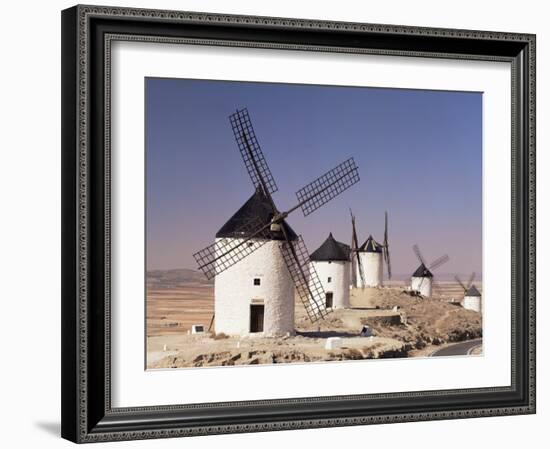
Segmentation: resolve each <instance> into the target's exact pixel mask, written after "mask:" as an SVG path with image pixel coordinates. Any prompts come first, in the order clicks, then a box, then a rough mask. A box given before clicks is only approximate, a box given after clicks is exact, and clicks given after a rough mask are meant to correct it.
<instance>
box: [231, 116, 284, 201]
mask: <svg viewBox="0 0 550 449" xmlns="http://www.w3.org/2000/svg"><path fill="white" fill-rule="evenodd" d="M229 121H230V122H231V128H232V129H233V135H234V136H235V140H236V141H237V146H238V147H239V151H240V153H241V156H242V158H243V161H244V165H245V167H246V170H247V171H248V175H249V176H250V179H251V180H252V184H254V187H255V188H258V187H261V188H262V189H263V190H264V192H265V194H266V195H268V194H272V193H274V192H276V191H277V190H278V188H277V184H276V183H275V179H274V178H273V175H272V174H271V170H270V169H269V166H268V165H267V162H266V160H265V157H264V154H263V152H262V149H261V147H260V144H259V142H258V139H257V138H256V133H255V132H254V128H253V127H252V122H251V121H250V116H249V115H248V110H247V109H246V108H244V109H241V110H238V109H237V112H235V113H233V114H231V115H230V116H229Z"/></svg>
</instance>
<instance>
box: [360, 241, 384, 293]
mask: <svg viewBox="0 0 550 449" xmlns="http://www.w3.org/2000/svg"><path fill="white" fill-rule="evenodd" d="M359 258H360V259H361V266H362V268H363V273H364V275H365V285H364V286H365V287H380V286H381V285H382V284H383V274H384V270H383V265H382V246H380V244H379V243H377V242H376V241H375V240H374V239H373V238H372V235H369V238H368V239H367V240H366V241H365V243H363V245H362V246H361V247H360V248H359ZM356 270H357V276H356V279H357V284H358V285H357V287H362V285H361V274H360V273H359V264H356Z"/></svg>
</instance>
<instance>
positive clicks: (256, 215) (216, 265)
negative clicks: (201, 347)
mask: <svg viewBox="0 0 550 449" xmlns="http://www.w3.org/2000/svg"><path fill="white" fill-rule="evenodd" d="M229 120H230V123H231V127H232V130H233V134H234V137H235V140H236V142H237V146H238V148H239V151H240V153H241V156H242V158H243V161H244V164H245V167H246V169H247V172H248V174H249V176H250V178H251V180H252V184H253V185H254V187H255V193H254V195H253V196H252V197H251V198H250V199H249V200H248V201H247V202H246V203H245V204H244V205H243V207H241V209H239V210H238V211H237V212H236V213H235V214H234V215H233V217H231V218H230V219H229V221H228V222H227V223H226V224H225V225H224V226H223V227H222V228H221V229H220V231H219V232H218V233H217V234H216V241H215V242H214V243H213V244H212V245H209V246H208V247H206V248H204V249H202V250H201V251H198V252H197V253H195V254H194V258H195V260H196V262H197V264H198V267H199V269H200V270H201V271H202V272H203V273H204V274H205V276H206V277H207V278H208V279H212V278H214V277H215V278H216V283H215V289H216V295H215V315H216V332H219V331H220V330H221V331H224V330H223V329H224V327H227V329H228V332H227V333H233V334H235V333H237V334H242V333H248V332H264V333H267V334H271V335H277V334H281V333H286V332H288V331H289V330H290V329H289V328H290V326H293V325H294V323H293V321H294V320H293V318H294V290H295V291H296V293H297V294H298V296H299V297H300V299H301V301H302V304H303V305H304V308H305V310H306V312H307V315H308V317H309V319H310V320H311V321H312V322H315V321H318V320H319V319H322V318H324V317H325V316H326V314H327V313H328V312H327V309H326V307H325V294H324V291H323V288H322V285H321V282H320V280H319V278H318V276H317V273H316V272H315V270H314V268H313V267H312V266H311V264H310V261H309V253H308V251H307V248H306V246H305V243H304V241H303V239H302V237H301V236H298V235H296V234H295V233H294V231H293V230H292V229H291V228H290V226H289V225H288V224H287V223H286V221H285V219H286V218H287V217H288V216H289V215H290V214H291V213H292V212H294V211H296V210H297V209H301V210H302V212H303V214H304V216H308V215H309V214H311V213H312V212H314V211H315V210H317V209H318V208H320V207H321V206H323V205H324V204H326V203H327V202H329V201H330V200H332V199H333V198H334V197H336V196H338V195H339V194H341V193H342V192H344V191H345V190H346V189H348V188H349V187H351V186H352V185H353V184H355V183H357V182H358V181H359V171H358V168H357V166H356V165H355V161H354V160H353V158H350V159H348V160H346V161H344V162H342V163H341V164H339V165H337V166H336V167H335V168H333V169H332V170H329V171H328V172H327V173H325V174H324V175H323V176H321V177H319V178H317V179H316V180H314V181H313V182H311V183H309V184H307V185H306V186H305V187H303V188H302V189H300V190H298V191H297V192H296V196H297V200H298V203H297V204H296V205H294V206H293V207H291V208H290V209H288V210H286V211H280V209H279V208H278V207H277V206H276V205H275V202H274V199H273V197H272V194H273V193H275V192H276V191H277V190H278V187H277V184H276V183H275V180H274V178H273V175H272V173H271V170H270V169H269V166H268V165H267V162H266V159H265V157H264V155H263V152H262V150H261V147H260V144H259V142H258V139H257V138H256V135H255V132H254V129H253V127H252V123H251V120H250V116H249V114H248V110H247V109H246V108H244V109H241V110H239V109H237V111H236V112H235V113H233V114H232V115H230V117H229ZM243 259H246V260H243ZM235 265H236V266H235ZM233 266H235V267H234V269H233V268H232V267H233ZM283 267H286V269H283ZM230 268H232V269H231V270H230ZM250 275H251V276H252V277H253V282H249V280H250V279H248V278H247V276H248V277H249V276H250ZM241 284H242V285H241ZM256 287H257V288H256ZM273 292H275V293H273ZM218 293H219V294H218ZM249 297H251V298H252V299H249ZM242 298H244V299H242ZM236 301H247V302H246V304H243V305H242V307H241V308H239V307H240V306H239V305H238V304H236V303H235V302H236ZM250 301H252V302H250ZM255 301H256V303H255ZM221 323H224V324H223V325H222V324H221ZM224 332H225V331H224Z"/></svg>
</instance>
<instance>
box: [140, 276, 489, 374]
mask: <svg viewBox="0 0 550 449" xmlns="http://www.w3.org/2000/svg"><path fill="white" fill-rule="evenodd" d="M455 290H456V287H455V286H454V284H451V283H449V289H448V290H447V291H445V287H444V286H440V293H439V296H436V297H434V298H432V299H423V298H416V297H411V296H410V295H409V294H408V293H407V292H406V291H405V289H404V287H403V286H401V285H394V286H389V287H384V288H366V289H353V290H352V291H351V297H350V301H351V308H350V309H346V310H335V311H333V312H332V313H330V314H329V315H328V317H327V318H326V319H325V320H323V321H321V322H320V323H316V324H312V323H311V322H310V321H309V320H308V318H307V316H306V314H305V310H304V309H303V307H302V305H301V303H300V301H299V300H297V301H296V335H293V336H287V337H283V338H265V337H258V336H251V337H227V336H224V335H215V334H213V333H210V332H208V333H206V334H204V335H190V334H189V333H188V330H189V329H190V328H191V325H192V324H203V325H204V326H205V328H206V329H207V328H208V327H209V325H210V323H211V320H212V316H213V311H214V307H213V306H214V298H213V286H204V285H194V286H191V287H183V286H177V287H171V288H159V287H155V288H150V289H149V294H148V298H147V336H148V338H147V366H148V368H182V367H200V366H226V365H249V364H264V363H293V362H298V363H300V362H301V363H303V362H316V361H319V362H320V361H331V360H357V359H372V358H385V357H386V358H387V357H423V356H426V355H428V354H429V353H430V352H432V351H433V350H435V349H437V348H438V347H439V345H445V344H448V343H450V342H457V341H462V340H468V339H472V338H479V337H481V316H480V315H479V314H478V313H475V312H472V311H469V310H465V309H463V308H462V307H461V306H460V304H459V303H458V302H457V300H458V298H460V297H461V296H460V293H459V292H458V291H456V292H455ZM364 325H368V326H369V327H370V328H371V329H372V330H373V331H374V336H372V337H361V336H360V335H359V333H360V331H361V329H362V327H363V326H364ZM212 329H214V325H212ZM333 336H334V337H341V338H342V339H343V340H342V347H340V348H338V349H332V350H326V349H325V343H326V339H327V338H328V337H333Z"/></svg>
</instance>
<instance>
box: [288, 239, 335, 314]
mask: <svg viewBox="0 0 550 449" xmlns="http://www.w3.org/2000/svg"><path fill="white" fill-rule="evenodd" d="M280 247H281V252H282V254H283V258H284V261H285V263H286V266H287V268H288V271H289V273H290V276H291V278H292V280H293V281H294V285H295V286H296V293H298V296H299V297H300V300H301V301H302V304H303V306H304V308H305V309H306V312H307V315H308V317H309V319H310V320H311V321H312V322H316V321H318V320H320V319H322V318H324V317H325V316H326V315H327V313H328V312H327V309H326V308H325V291H324V290H323V286H322V284H321V280H320V279H319V276H318V275H317V271H316V270H315V268H314V267H313V265H312V264H311V263H310V260H309V252H308V250H307V248H306V245H305V243H304V240H303V239H302V236H299V237H298V240H296V241H294V242H292V243H291V242H283V243H281V245H280Z"/></svg>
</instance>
